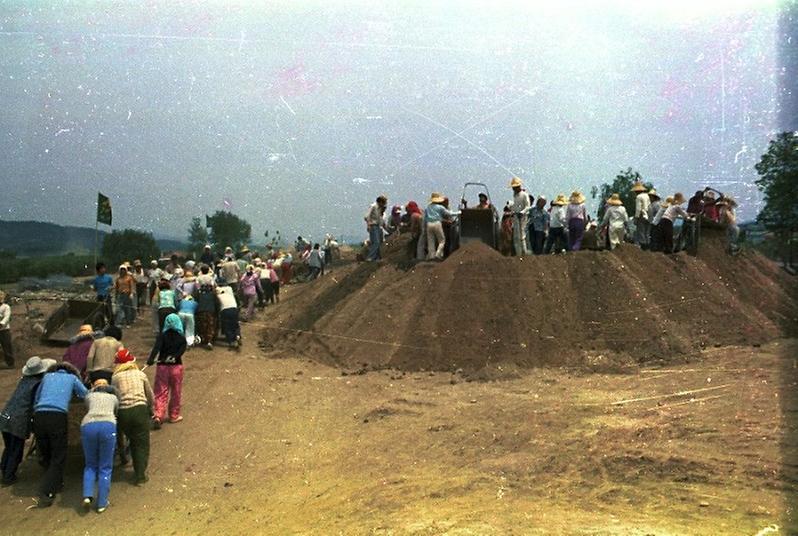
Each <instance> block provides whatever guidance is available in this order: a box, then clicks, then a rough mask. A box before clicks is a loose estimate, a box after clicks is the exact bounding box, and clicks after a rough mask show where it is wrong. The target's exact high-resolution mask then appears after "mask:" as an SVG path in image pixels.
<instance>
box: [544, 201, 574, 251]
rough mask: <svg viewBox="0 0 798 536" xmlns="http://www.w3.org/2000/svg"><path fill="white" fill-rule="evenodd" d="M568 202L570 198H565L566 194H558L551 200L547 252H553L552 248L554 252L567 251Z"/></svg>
mask: <svg viewBox="0 0 798 536" xmlns="http://www.w3.org/2000/svg"><path fill="white" fill-rule="evenodd" d="M567 204H568V200H567V199H566V198H565V194H558V195H557V197H555V198H554V200H553V201H552V202H551V208H550V209H549V236H548V238H547V239H546V249H545V250H544V252H545V253H546V254H548V253H551V252H552V248H553V249H554V253H565V250H566V248H567V247H568V237H567V236H566V234H565V229H566V227H565V226H566V225H567V224H568V222H567V221H566V219H565V205H567Z"/></svg>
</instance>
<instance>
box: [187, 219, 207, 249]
mask: <svg viewBox="0 0 798 536" xmlns="http://www.w3.org/2000/svg"><path fill="white" fill-rule="evenodd" d="M207 243H208V230H207V229H206V228H205V226H204V225H202V220H200V219H199V218H191V225H190V226H189V228H188V253H189V254H193V255H194V256H195V258H199V255H200V253H202V250H203V248H204V247H205V244H207Z"/></svg>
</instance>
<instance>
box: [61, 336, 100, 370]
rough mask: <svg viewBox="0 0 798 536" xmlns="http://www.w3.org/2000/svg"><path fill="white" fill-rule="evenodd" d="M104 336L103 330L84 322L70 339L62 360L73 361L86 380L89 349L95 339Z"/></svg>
mask: <svg viewBox="0 0 798 536" xmlns="http://www.w3.org/2000/svg"><path fill="white" fill-rule="evenodd" d="M103 336H104V334H103V332H102V331H99V330H96V331H95V329H94V328H93V327H92V325H91V324H83V325H82V326H80V329H78V332H77V334H76V335H75V336H74V337H72V338H71V339H69V347H68V348H67V349H66V351H65V352H64V355H63V357H62V358H61V361H65V362H67V363H71V364H72V365H73V366H74V367H75V368H76V369H78V371H79V372H80V377H81V378H83V380H86V367H87V364H88V358H89V351H90V350H91V346H92V344H93V343H94V341H95V340H96V339H99V338H101V337H103Z"/></svg>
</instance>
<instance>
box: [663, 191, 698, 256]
mask: <svg viewBox="0 0 798 536" xmlns="http://www.w3.org/2000/svg"><path fill="white" fill-rule="evenodd" d="M686 201H687V199H685V198H684V195H682V193H681V192H677V193H675V194H673V202H672V203H670V205H669V206H668V207H667V208H666V209H665V212H664V213H663V214H662V219H661V220H660V221H659V226H660V230H661V231H662V251H663V252H664V253H666V254H670V253H673V222H675V221H676V219H677V218H683V219H685V220H686V219H688V218H692V216H689V215H688V214H687V212H685V210H684V209H683V208H682V205H683V204H684V203H685V202H686ZM660 210H661V209H660Z"/></svg>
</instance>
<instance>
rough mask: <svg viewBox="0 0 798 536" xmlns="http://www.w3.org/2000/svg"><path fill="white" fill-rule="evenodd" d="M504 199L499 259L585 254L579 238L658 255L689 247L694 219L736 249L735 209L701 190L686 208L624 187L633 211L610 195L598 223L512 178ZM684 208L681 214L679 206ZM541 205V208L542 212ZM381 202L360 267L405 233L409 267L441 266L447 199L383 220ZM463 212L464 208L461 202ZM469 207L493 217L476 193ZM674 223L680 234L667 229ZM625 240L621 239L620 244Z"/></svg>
mask: <svg viewBox="0 0 798 536" xmlns="http://www.w3.org/2000/svg"><path fill="white" fill-rule="evenodd" d="M510 188H511V189H512V192H513V197H512V200H510V201H508V202H507V204H506V205H505V206H504V209H503V213H502V216H501V220H500V221H501V224H500V239H499V250H500V251H501V252H502V253H503V254H504V255H508V256H509V255H516V256H523V255H528V254H530V253H531V254H534V255H541V254H550V253H555V254H556V253H565V252H566V251H579V250H580V249H583V248H584V247H585V244H584V241H585V237H586V234H587V233H588V232H590V233H591V234H593V235H594V236H595V237H596V238H595V244H594V245H591V246H590V247H592V248H595V249H604V248H606V249H610V250H612V249H615V248H617V247H618V246H620V245H621V244H623V243H624V242H626V241H630V242H634V243H635V244H636V245H638V246H639V247H640V248H642V249H645V250H650V251H659V252H663V253H666V254H670V253H675V252H677V251H681V250H683V249H687V248H689V247H690V246H691V245H692V244H694V243H695V240H696V237H695V229H696V220H697V218H705V219H707V220H711V221H713V222H715V223H719V224H721V225H723V226H725V228H726V232H727V238H728V251H729V252H730V253H734V252H736V250H737V240H738V236H739V228H738V227H737V217H736V213H735V208H736V207H737V203H736V202H735V201H734V199H732V198H731V197H729V196H725V195H723V194H720V193H719V192H718V193H719V197H718V198H716V197H715V192H714V191H713V190H712V189H710V188H705V189H704V190H700V191H698V192H696V193H695V195H694V196H693V197H692V198H690V200H689V202H688V200H687V199H686V198H685V197H684V195H683V194H682V193H681V192H677V193H675V194H673V195H672V196H668V197H666V198H665V200H662V198H661V196H660V195H659V193H657V191H656V190H655V189H654V188H651V189H648V188H647V187H646V186H645V185H644V184H643V183H642V182H636V183H635V184H634V186H633V187H632V191H633V192H634V193H635V194H636V195H635V211H634V214H633V215H631V216H630V215H629V214H628V212H627V210H626V207H624V203H623V200H622V199H621V196H620V194H618V193H613V194H612V195H611V196H610V197H609V198H607V199H605V200H603V203H604V211H603V216H602V218H601V220H600V221H594V220H592V219H591V217H590V215H589V214H588V212H587V208H586V207H585V201H586V198H585V196H584V195H583V194H582V193H581V192H579V191H574V192H573V193H571V195H570V197H567V198H566V196H565V194H558V195H557V196H555V197H554V199H552V200H551V202H548V201H547V199H546V197H545V196H543V195H539V196H538V197H537V199H535V198H534V196H533V195H531V194H530V193H529V192H528V191H527V190H526V189H525V188H524V184H523V182H522V181H521V179H519V178H513V179H512V181H510ZM685 203H687V209H686V210H685V209H684V208H683V205H684V204H685ZM547 204H548V206H547ZM387 206H388V199H387V198H386V197H385V196H384V195H383V196H380V197H378V198H377V199H376V201H375V202H374V203H373V204H372V205H371V206H370V207H369V211H368V212H367V213H366V216H365V218H364V219H365V221H366V226H367V228H368V233H369V239H368V242H367V246H368V253H367V255H366V260H367V261H376V260H379V259H380V258H381V257H380V245H381V244H382V242H383V241H384V238H385V236H386V234H387V235H390V234H393V233H397V232H409V233H411V236H412V238H413V241H412V244H413V246H412V250H413V251H412V253H413V255H414V256H415V258H416V259H417V260H428V261H430V260H442V259H443V258H444V257H445V256H446V255H448V253H449V252H450V251H451V250H452V248H453V246H454V245H455V244H456V243H457V241H458V234H457V225H456V217H457V216H458V215H459V214H460V212H459V211H455V210H451V209H450V208H449V199H448V198H447V197H445V196H444V195H442V194H440V193H437V192H434V193H433V194H432V195H431V196H430V199H429V203H428V204H427V207H426V208H425V209H423V210H422V209H421V208H420V207H419V206H418V203H416V202H415V201H410V202H408V203H407V205H405V207H404V210H405V213H404V214H402V208H403V207H401V206H400V205H395V206H394V207H393V208H392V210H391V212H390V213H389V214H388V215H387V216H386V210H387ZM461 207H462V208H468V204H467V201H466V200H465V199H463V200H462V201H461ZM471 208H476V209H485V210H493V211H495V210H496V209H495V208H494V207H493V205H491V203H490V202H489V200H488V196H487V195H486V194H484V193H480V194H479V203H478V204H477V205H476V206H474V207H471ZM678 220H682V222H683V223H682V226H681V230H680V232H678V233H676V231H675V228H674V224H675V223H676V222H677V221H678ZM627 237H628V238H627Z"/></svg>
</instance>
